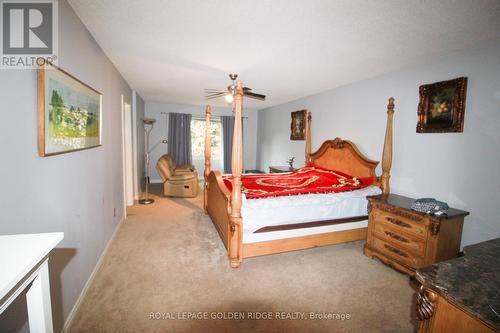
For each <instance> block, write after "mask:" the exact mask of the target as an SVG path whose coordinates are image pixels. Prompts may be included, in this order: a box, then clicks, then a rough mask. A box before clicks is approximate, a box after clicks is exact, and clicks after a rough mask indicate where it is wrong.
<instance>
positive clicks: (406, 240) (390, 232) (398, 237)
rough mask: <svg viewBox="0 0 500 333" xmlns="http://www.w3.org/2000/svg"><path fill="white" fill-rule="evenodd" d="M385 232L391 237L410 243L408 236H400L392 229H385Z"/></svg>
mask: <svg viewBox="0 0 500 333" xmlns="http://www.w3.org/2000/svg"><path fill="white" fill-rule="evenodd" d="M385 234H386V235H387V236H389V237H391V238H394V239H396V240H398V241H400V242H403V243H409V242H410V241H409V240H408V239H406V238H404V237H403V236H400V235H398V234H395V233H393V232H392V231H385Z"/></svg>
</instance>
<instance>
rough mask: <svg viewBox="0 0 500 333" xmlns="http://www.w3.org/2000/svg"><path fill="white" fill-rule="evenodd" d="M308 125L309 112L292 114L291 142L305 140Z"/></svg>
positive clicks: (303, 111) (301, 111)
mask: <svg viewBox="0 0 500 333" xmlns="http://www.w3.org/2000/svg"><path fill="white" fill-rule="evenodd" d="M306 124H307V110H300V111H295V112H292V123H291V125H290V140H305V138H306Z"/></svg>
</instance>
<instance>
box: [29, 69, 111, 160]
mask: <svg viewBox="0 0 500 333" xmlns="http://www.w3.org/2000/svg"><path fill="white" fill-rule="evenodd" d="M37 84H38V93H37V94H38V102H37V108H38V110H37V111H38V154H39V155H40V156H49V155H56V154H62V153H68V152H72V151H77V150H82V149H88V148H93V147H97V146H100V145H101V131H102V124H101V119H102V115H101V111H102V110H101V106H102V94H101V93H100V92H98V91H97V90H95V89H94V88H92V87H90V86H89V85H87V84H85V83H83V82H81V81H80V80H78V79H77V78H75V77H74V76H72V75H70V74H68V73H67V72H65V71H63V70H62V69H60V68H58V67H56V66H53V65H49V64H44V65H42V66H39V67H38V72H37Z"/></svg>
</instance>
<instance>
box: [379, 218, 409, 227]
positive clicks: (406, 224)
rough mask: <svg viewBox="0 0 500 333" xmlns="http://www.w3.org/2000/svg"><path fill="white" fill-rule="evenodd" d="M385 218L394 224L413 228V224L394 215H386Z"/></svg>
mask: <svg viewBox="0 0 500 333" xmlns="http://www.w3.org/2000/svg"><path fill="white" fill-rule="evenodd" d="M385 219H386V220H387V221H389V222H390V223H392V224H395V225H399V226H400V227H403V228H411V225H409V224H408V223H406V222H403V221H401V220H398V219H395V218H393V217H386V218H385Z"/></svg>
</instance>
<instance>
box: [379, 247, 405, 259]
mask: <svg viewBox="0 0 500 333" xmlns="http://www.w3.org/2000/svg"><path fill="white" fill-rule="evenodd" d="M384 247H385V248H386V249H387V250H389V251H391V252H392V253H396V254H397V255H398V256H401V257H405V258H408V254H407V253H406V252H403V251H401V250H399V249H396V248H394V247H392V246H390V245H387V244H384Z"/></svg>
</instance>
